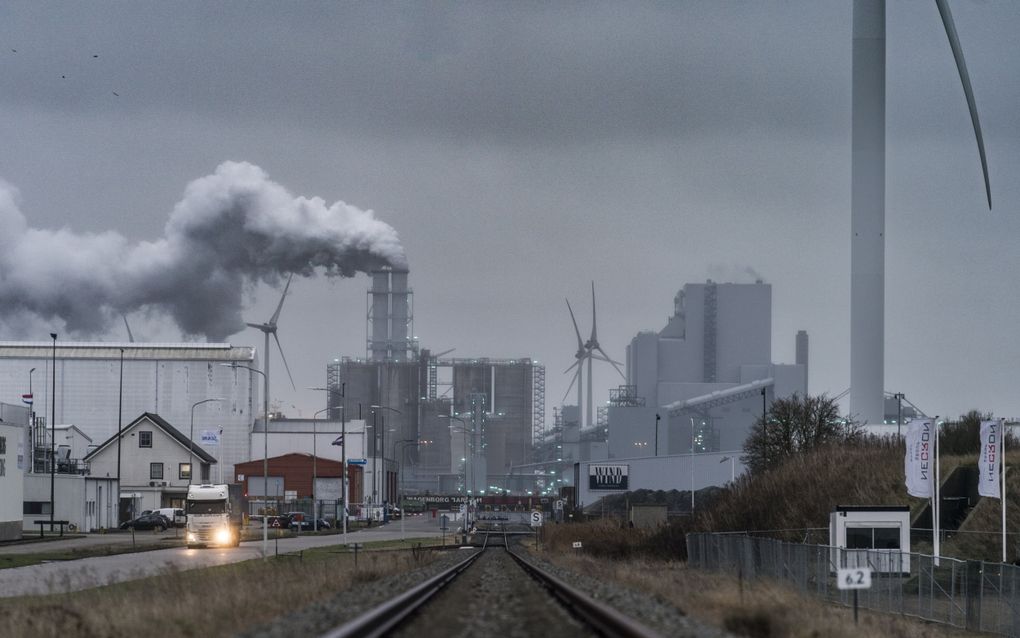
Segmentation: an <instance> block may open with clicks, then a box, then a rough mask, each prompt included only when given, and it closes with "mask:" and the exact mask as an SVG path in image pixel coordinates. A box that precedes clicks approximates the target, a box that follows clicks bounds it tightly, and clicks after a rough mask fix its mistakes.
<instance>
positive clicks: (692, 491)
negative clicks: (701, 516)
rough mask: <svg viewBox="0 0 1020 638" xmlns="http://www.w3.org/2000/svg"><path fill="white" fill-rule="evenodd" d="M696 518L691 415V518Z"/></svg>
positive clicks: (692, 423)
mask: <svg viewBox="0 0 1020 638" xmlns="http://www.w3.org/2000/svg"><path fill="white" fill-rule="evenodd" d="M693 518H694V417H691V519H692V520H693Z"/></svg>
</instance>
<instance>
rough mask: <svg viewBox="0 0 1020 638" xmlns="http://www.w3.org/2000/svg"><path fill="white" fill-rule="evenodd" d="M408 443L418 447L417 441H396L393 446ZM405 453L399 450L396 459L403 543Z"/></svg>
mask: <svg viewBox="0 0 1020 638" xmlns="http://www.w3.org/2000/svg"><path fill="white" fill-rule="evenodd" d="M408 443H414V444H415V445H418V440H417V439H401V440H399V441H397V442H396V443H395V444H394V446H406V445H407V444H408ZM405 452H407V448H406V447H401V448H400V456H398V457H397V478H398V479H399V484H398V491H399V492H400V493H399V494H398V495H397V502H398V503H400V540H401V542H403V541H404V540H405V539H404V519H405V518H407V509H406V508H405V507H404V453H405Z"/></svg>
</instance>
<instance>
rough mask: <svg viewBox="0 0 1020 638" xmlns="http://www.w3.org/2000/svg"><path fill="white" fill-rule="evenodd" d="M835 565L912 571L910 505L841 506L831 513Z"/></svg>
mask: <svg viewBox="0 0 1020 638" xmlns="http://www.w3.org/2000/svg"><path fill="white" fill-rule="evenodd" d="M829 545H830V546H831V547H832V568H833V570H836V569H837V568H840V567H870V568H871V570H872V571H873V572H876V573H881V574H895V573H903V574H908V573H910V508H909V507H907V506H905V505H904V506H900V505H887V506H882V505H879V506H856V505H837V506H836V509H835V510H833V511H832V512H831V513H830V514H829Z"/></svg>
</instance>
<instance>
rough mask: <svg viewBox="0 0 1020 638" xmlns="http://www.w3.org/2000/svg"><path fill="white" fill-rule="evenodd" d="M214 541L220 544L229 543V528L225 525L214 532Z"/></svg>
mask: <svg viewBox="0 0 1020 638" xmlns="http://www.w3.org/2000/svg"><path fill="white" fill-rule="evenodd" d="M216 542H217V543H219V544H220V545H229V544H230V530H229V529H228V528H226V527H224V528H221V529H220V530H218V531H217V532H216Z"/></svg>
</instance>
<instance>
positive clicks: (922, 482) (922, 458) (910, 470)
mask: <svg viewBox="0 0 1020 638" xmlns="http://www.w3.org/2000/svg"><path fill="white" fill-rule="evenodd" d="M934 437H935V431H934V430H933V429H932V424H931V421H929V420H926V419H913V420H911V421H910V423H908V424H907V456H906V458H905V459H904V463H903V472H904V473H905V474H906V477H907V481H906V482H907V494H910V495H911V496H916V497H918V498H931V496H932V494H931V486H932V478H933V472H934V471H935V464H934V459H935V439H934Z"/></svg>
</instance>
